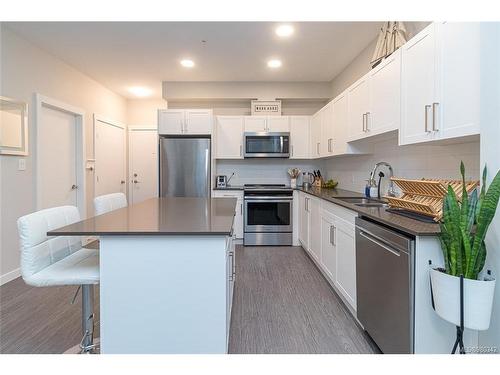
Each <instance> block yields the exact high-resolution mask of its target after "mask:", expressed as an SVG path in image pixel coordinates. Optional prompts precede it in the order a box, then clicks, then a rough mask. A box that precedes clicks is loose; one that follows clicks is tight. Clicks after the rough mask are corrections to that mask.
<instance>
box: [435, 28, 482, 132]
mask: <svg viewBox="0 0 500 375" xmlns="http://www.w3.org/2000/svg"><path fill="white" fill-rule="evenodd" d="M437 35H438V42H437V46H438V51H439V53H438V72H439V73H438V75H439V77H438V78H439V83H440V85H439V89H438V98H437V100H436V102H435V104H434V106H433V108H432V110H433V111H434V112H433V121H432V123H433V125H434V121H435V122H436V124H435V125H434V127H435V129H436V130H437V133H439V134H438V135H439V138H441V139H445V138H453V137H461V136H466V135H473V134H479V111H480V97H481V96H480V79H481V74H480V72H481V66H480V48H481V43H480V24H479V23H473V22H445V23H443V24H438V25H437ZM464 48H465V49H466V51H467V52H466V55H465V56H464Z"/></svg>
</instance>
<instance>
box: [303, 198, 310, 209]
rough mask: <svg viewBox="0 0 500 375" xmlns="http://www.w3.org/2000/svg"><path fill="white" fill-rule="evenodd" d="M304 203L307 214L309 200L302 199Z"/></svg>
mask: <svg viewBox="0 0 500 375" xmlns="http://www.w3.org/2000/svg"><path fill="white" fill-rule="evenodd" d="M304 201H305V206H306V212H309V198H304Z"/></svg>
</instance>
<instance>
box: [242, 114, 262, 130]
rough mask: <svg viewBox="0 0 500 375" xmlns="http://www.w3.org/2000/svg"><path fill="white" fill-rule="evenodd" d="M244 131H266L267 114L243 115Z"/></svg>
mask: <svg viewBox="0 0 500 375" xmlns="http://www.w3.org/2000/svg"><path fill="white" fill-rule="evenodd" d="M244 122H245V132H249V133H255V132H266V131H267V116H245V117H244Z"/></svg>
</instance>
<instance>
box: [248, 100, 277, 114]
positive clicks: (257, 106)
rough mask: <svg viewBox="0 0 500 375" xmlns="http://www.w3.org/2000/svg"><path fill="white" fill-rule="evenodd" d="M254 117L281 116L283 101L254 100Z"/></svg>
mask: <svg viewBox="0 0 500 375" xmlns="http://www.w3.org/2000/svg"><path fill="white" fill-rule="evenodd" d="M251 113H252V116H254V115H275V116H281V100H269V101H268V100H266V101H264V100H252V112H251Z"/></svg>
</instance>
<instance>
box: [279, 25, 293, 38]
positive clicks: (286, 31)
mask: <svg viewBox="0 0 500 375" xmlns="http://www.w3.org/2000/svg"><path fill="white" fill-rule="evenodd" d="M275 32H276V35H278V36H279V37H282V38H286V37H289V36H290V35H292V34H293V26H292V25H281V26H278V27H277V28H276V30H275Z"/></svg>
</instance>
